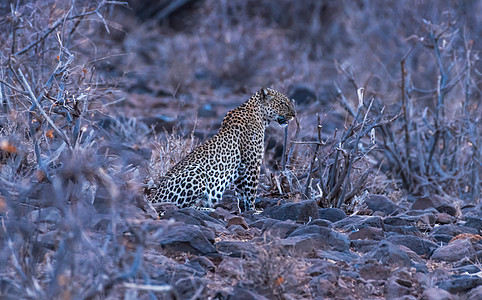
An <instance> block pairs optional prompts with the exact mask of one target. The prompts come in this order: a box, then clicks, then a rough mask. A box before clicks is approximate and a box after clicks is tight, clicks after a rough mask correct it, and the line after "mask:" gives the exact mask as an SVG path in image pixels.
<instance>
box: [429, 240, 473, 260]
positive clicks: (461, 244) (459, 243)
mask: <svg viewBox="0 0 482 300" xmlns="http://www.w3.org/2000/svg"><path fill="white" fill-rule="evenodd" d="M474 252H475V250H474V247H472V243H470V241H469V240H465V239H463V240H455V241H453V242H451V243H450V244H448V245H445V246H442V247H439V248H437V249H436V250H435V251H434V252H433V254H432V256H431V257H430V258H431V259H432V260H436V261H447V262H454V261H459V260H460V259H462V258H464V257H466V256H470V255H471V254H473V253H474Z"/></svg>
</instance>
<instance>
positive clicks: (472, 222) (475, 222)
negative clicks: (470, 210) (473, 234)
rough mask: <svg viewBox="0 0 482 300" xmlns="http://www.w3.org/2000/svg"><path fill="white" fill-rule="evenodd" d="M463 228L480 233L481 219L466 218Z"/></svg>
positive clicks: (481, 229) (481, 227)
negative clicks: (469, 228)
mask: <svg viewBox="0 0 482 300" xmlns="http://www.w3.org/2000/svg"><path fill="white" fill-rule="evenodd" d="M464 226H465V227H471V228H474V229H476V230H478V231H479V232H481V231H482V219H478V218H468V219H467V222H465V224H464Z"/></svg>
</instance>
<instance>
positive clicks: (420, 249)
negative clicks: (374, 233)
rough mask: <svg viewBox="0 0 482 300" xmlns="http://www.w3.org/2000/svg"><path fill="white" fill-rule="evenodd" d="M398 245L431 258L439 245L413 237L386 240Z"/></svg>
mask: <svg viewBox="0 0 482 300" xmlns="http://www.w3.org/2000/svg"><path fill="white" fill-rule="evenodd" d="M385 240H386V241H388V242H391V243H393V244H396V245H403V246H405V247H408V248H409V249H411V250H412V251H414V252H415V253H417V254H418V255H421V256H425V257H429V256H430V255H431V254H432V252H433V251H434V250H435V249H437V248H438V246H437V244H435V243H434V242H431V241H428V240H424V239H422V238H420V237H417V236H413V235H399V234H397V235H393V236H390V237H388V238H387V239H385Z"/></svg>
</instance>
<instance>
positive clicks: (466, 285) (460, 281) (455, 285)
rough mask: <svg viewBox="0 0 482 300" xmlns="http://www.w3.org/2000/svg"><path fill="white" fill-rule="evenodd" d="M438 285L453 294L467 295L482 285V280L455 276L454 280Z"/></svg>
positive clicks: (475, 277) (441, 282) (474, 277)
mask: <svg viewBox="0 0 482 300" xmlns="http://www.w3.org/2000/svg"><path fill="white" fill-rule="evenodd" d="M436 285H437V286H438V287H439V288H441V289H444V290H446V291H448V292H450V293H452V294H457V293H465V292H468V291H470V290H471V289H473V288H475V287H478V286H481V285H482V278H481V277H479V276H473V275H453V276H452V278H450V279H447V280H444V281H440V282H437V283H436Z"/></svg>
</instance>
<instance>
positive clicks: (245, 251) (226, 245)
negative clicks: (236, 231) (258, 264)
mask: <svg viewBox="0 0 482 300" xmlns="http://www.w3.org/2000/svg"><path fill="white" fill-rule="evenodd" d="M214 246H215V247H216V249H217V250H218V251H220V252H224V253H226V254H228V255H229V256H231V257H255V256H256V255H257V254H258V252H259V250H258V247H257V246H255V245H253V244H252V243H251V242H238V241H220V242H217V243H216V244H215V245H214Z"/></svg>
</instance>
